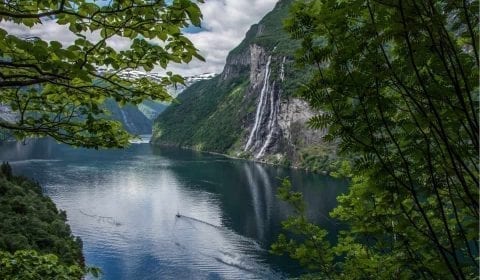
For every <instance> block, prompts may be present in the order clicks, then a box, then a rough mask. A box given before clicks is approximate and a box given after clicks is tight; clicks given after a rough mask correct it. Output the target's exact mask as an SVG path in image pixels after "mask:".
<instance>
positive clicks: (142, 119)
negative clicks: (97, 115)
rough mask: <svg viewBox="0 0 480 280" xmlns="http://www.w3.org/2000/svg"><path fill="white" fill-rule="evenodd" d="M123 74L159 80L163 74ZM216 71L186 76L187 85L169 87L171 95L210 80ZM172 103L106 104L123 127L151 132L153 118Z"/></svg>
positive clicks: (134, 130)
mask: <svg viewBox="0 0 480 280" xmlns="http://www.w3.org/2000/svg"><path fill="white" fill-rule="evenodd" d="M121 76H122V77H124V78H129V79H139V78H143V77H147V78H150V79H153V80H157V81H159V80H160V79H161V78H162V76H161V75H160V74H158V73H145V72H141V71H137V70H130V71H127V70H126V71H123V72H122V73H121ZM215 76H216V74H215V73H204V74H199V75H194V76H187V77H185V85H177V86H176V87H173V86H172V87H169V88H167V90H168V92H169V93H170V95H172V96H173V97H176V96H178V94H180V93H181V92H182V91H184V90H185V89H186V88H188V87H189V86H191V85H193V84H194V83H196V82H198V81H203V80H208V79H211V78H213V77H215ZM169 105H170V104H169V103H165V102H156V101H151V100H146V101H144V102H142V103H141V104H139V105H138V106H134V105H131V104H127V105H126V106H124V107H119V106H118V104H116V103H115V102H113V100H112V101H107V103H106V106H107V108H108V109H109V111H111V113H112V116H111V117H112V118H113V119H115V120H119V121H120V122H122V124H123V127H124V128H125V129H126V130H127V131H128V132H130V133H132V134H137V135H139V134H151V133H152V124H153V120H154V119H156V118H157V117H158V115H159V114H160V113H161V112H163V111H164V110H165V109H166V108H167V107H168V106H169Z"/></svg>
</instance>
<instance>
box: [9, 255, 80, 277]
mask: <svg viewBox="0 0 480 280" xmlns="http://www.w3.org/2000/svg"><path fill="white" fill-rule="evenodd" d="M83 274H84V272H83V270H82V269H81V268H80V267H79V266H78V265H65V264H62V263H60V262H59V260H58V257H57V256H56V255H53V254H47V255H39V254H38V252H36V251H27V250H21V251H16V252H15V253H14V254H10V253H8V252H1V251H0V278H2V279H5V280H14V279H15V280H16V279H23V280H37V279H58V280H60V279H65V280H69V279H81V277H82V276H83Z"/></svg>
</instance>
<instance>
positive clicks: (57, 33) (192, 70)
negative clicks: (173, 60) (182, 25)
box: [0, 0, 277, 76]
mask: <svg viewBox="0 0 480 280" xmlns="http://www.w3.org/2000/svg"><path fill="white" fill-rule="evenodd" d="M276 2H277V0H205V3H204V4H200V9H201V10H202V13H203V22H202V29H187V30H186V32H187V33H188V34H187V36H188V37H189V38H190V40H192V42H193V43H194V44H195V46H196V47H197V48H198V49H199V50H200V54H201V55H203V57H205V59H206V62H200V61H192V62H190V63H189V64H188V65H178V64H172V65H171V66H170V67H169V69H170V70H172V71H174V72H176V73H179V74H181V75H185V76H189V75H195V74H201V73H210V72H214V73H220V72H221V71H222V69H223V66H224V64H225V59H226V57H227V54H228V52H229V51H230V50H232V49H233V48H235V47H236V46H237V45H238V44H239V43H240V42H241V41H242V39H243V38H244V37H245V33H246V32H247V30H248V28H249V27H250V26H251V25H252V24H254V23H257V22H258V21H259V20H260V19H261V18H262V17H263V16H264V15H265V14H266V13H267V12H269V11H270V10H272V9H273V7H274V5H275V3H276ZM0 28H3V29H5V30H7V31H8V32H10V33H13V34H16V35H22V36H36V37H40V38H43V39H45V40H56V41H59V42H62V43H63V44H64V45H68V44H70V43H72V42H73V41H74V40H75V36H74V35H73V34H72V33H71V32H70V31H68V28H66V27H65V26H60V25H57V24H56V23H55V22H53V21H49V22H44V23H43V24H39V25H35V26H34V27H33V28H26V27H24V26H18V25H15V24H13V23H11V22H0ZM96 36H98V35H96V34H92V35H90V36H89V37H91V39H95V37H96ZM109 45H111V46H112V47H114V48H116V49H125V48H128V46H129V45H130V41H128V40H125V39H123V38H114V39H112V40H110V41H109Z"/></svg>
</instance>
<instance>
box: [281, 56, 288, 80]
mask: <svg viewBox="0 0 480 280" xmlns="http://www.w3.org/2000/svg"><path fill="white" fill-rule="evenodd" d="M286 59H287V57H286V56H284V57H283V61H282V68H280V80H281V81H282V82H283V81H284V80H285V60H286Z"/></svg>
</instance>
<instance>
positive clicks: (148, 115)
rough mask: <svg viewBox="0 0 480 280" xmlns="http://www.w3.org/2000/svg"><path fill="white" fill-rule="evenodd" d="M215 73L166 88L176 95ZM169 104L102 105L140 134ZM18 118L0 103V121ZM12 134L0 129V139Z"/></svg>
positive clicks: (124, 74) (126, 74) (155, 76)
mask: <svg viewBox="0 0 480 280" xmlns="http://www.w3.org/2000/svg"><path fill="white" fill-rule="evenodd" d="M105 71H106V70H105V69H99V72H100V73H102V72H105ZM215 76H216V74H215V73H204V74H199V75H194V76H187V77H185V85H178V86H177V87H173V86H172V87H170V88H168V91H169V93H170V94H171V95H172V96H174V97H176V96H177V95H178V94H179V93H181V92H182V91H183V90H185V89H186V88H188V87H189V86H191V85H193V84H194V83H196V82H198V81H203V80H208V79H211V78H213V77H215ZM122 77H124V78H130V79H138V78H143V77H147V78H151V79H154V80H159V79H161V78H162V76H161V75H160V74H156V73H145V72H141V71H136V70H132V71H124V72H122ZM169 105H170V104H168V103H164V102H156V101H151V100H146V101H144V102H142V103H141V104H139V105H138V106H134V105H131V104H127V105H125V106H123V107H120V106H119V105H118V104H117V103H116V102H115V101H114V100H111V99H108V100H107V101H105V103H104V106H105V107H106V108H107V109H108V110H109V111H110V112H111V115H110V116H109V117H110V118H112V119H115V120H118V121H120V122H121V123H122V124H123V127H124V128H125V129H126V130H127V131H128V132H130V133H132V134H136V135H140V134H151V133H152V124H153V120H155V119H156V118H157V117H158V115H159V114H160V113H161V112H163V111H164V110H165V109H166V108H167V107H168V106H169ZM17 118H18V114H17V113H16V112H14V111H12V110H11V109H10V107H9V106H6V105H1V104H0V121H1V120H3V121H6V122H10V123H15V122H16V120H17ZM11 138H12V135H11V133H10V132H9V131H8V130H5V129H0V141H2V140H8V139H11Z"/></svg>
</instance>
